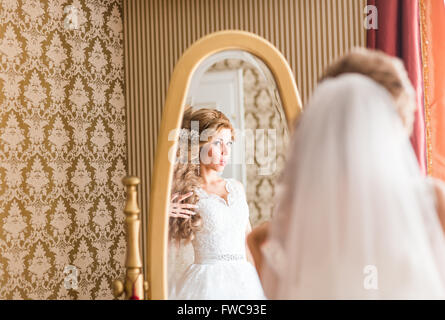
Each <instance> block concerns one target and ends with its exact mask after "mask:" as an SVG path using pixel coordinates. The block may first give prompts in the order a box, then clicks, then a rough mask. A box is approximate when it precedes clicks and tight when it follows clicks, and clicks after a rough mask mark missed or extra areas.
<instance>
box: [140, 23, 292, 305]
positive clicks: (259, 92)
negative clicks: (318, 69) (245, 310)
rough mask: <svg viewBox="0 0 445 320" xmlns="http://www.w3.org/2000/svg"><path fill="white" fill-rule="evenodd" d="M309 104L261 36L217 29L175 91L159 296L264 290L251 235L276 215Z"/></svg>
mask: <svg viewBox="0 0 445 320" xmlns="http://www.w3.org/2000/svg"><path fill="white" fill-rule="evenodd" d="M300 111H301V101H300V98H299V95H298V92H297V89H296V85H295V82H294V79H293V76H292V73H291V71H290V68H289V66H288V64H287V62H286V60H285V59H284V57H283V56H282V55H281V54H280V53H279V52H278V50H276V49H275V48H274V47H273V46H272V45H271V44H270V43H268V42H267V41H265V40H264V39H262V38H259V37H258V36H256V35H253V34H250V33H247V32H240V31H224V32H218V33H215V34H212V35H209V36H207V37H205V38H203V39H201V40H199V41H198V42H197V43H195V44H194V45H193V46H192V47H191V48H189V49H188V50H187V52H186V53H185V54H184V56H183V57H182V58H181V59H180V60H179V62H178V64H177V66H176V67H175V71H174V73H173V76H172V80H171V83H170V86H169V91H168V94H167V100H166V105H165V108H164V113H163V119H162V125H161V132H160V136H159V140H158V149H157V153H156V160H155V175H154V177H153V180H152V184H151V185H152V191H151V192H152V193H151V199H152V200H151V203H150V213H149V226H148V230H149V235H148V236H149V239H150V242H149V243H148V252H147V253H148V257H149V261H148V263H149V266H148V268H149V270H148V271H149V272H148V274H149V283H150V297H151V298H152V299H166V298H169V299H186V300H187V299H261V298H263V297H264V294H263V291H262V288H261V284H260V282H259V278H258V275H257V273H256V270H255V268H254V266H253V260H252V258H251V256H250V253H249V251H248V249H247V246H246V243H245V237H246V235H247V234H248V232H249V231H250V230H251V228H252V227H255V226H257V225H258V224H260V223H262V222H264V221H267V220H268V219H270V217H271V214H272V211H273V203H274V201H273V200H274V194H275V186H276V181H277V178H278V176H279V174H280V173H281V169H282V167H283V165H284V162H285V150H286V146H287V142H288V138H289V134H290V130H291V128H292V127H293V122H294V121H295V119H296V118H297V117H298V115H299V113H300Z"/></svg>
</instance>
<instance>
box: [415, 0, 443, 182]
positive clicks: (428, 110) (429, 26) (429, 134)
mask: <svg viewBox="0 0 445 320" xmlns="http://www.w3.org/2000/svg"><path fill="white" fill-rule="evenodd" d="M420 23H421V36H422V59H423V74H424V93H425V121H426V144H427V168H428V174H430V175H432V176H434V177H436V178H439V179H442V180H445V1H444V0H420Z"/></svg>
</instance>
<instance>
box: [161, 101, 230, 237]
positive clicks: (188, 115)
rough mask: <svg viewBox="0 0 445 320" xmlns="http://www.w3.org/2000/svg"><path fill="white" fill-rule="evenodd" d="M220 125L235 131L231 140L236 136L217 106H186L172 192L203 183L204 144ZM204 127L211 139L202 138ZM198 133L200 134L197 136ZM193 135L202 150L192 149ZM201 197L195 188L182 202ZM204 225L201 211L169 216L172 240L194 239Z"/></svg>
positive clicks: (192, 187)
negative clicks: (180, 215)
mask: <svg viewBox="0 0 445 320" xmlns="http://www.w3.org/2000/svg"><path fill="white" fill-rule="evenodd" d="M196 123H197V124H198V126H197V128H195V127H194V124H196ZM196 129H198V130H196ZM220 129H230V130H231V132H232V140H234V136H235V133H234V128H233V127H232V125H231V123H230V121H229V119H228V118H227V117H226V116H225V115H224V114H223V113H222V112H220V111H218V110H214V109H205V108H204V109H194V108H192V107H190V106H188V107H186V110H185V112H184V117H183V120H182V125H181V134H180V139H179V142H178V148H177V151H176V159H177V160H179V161H176V163H175V167H174V172H173V183H172V190H171V194H175V193H178V194H180V195H182V194H186V193H189V192H191V191H193V192H194V191H195V190H196V188H198V187H200V186H201V183H202V179H201V176H200V170H199V166H200V161H199V155H200V154H201V148H202V147H203V146H204V144H206V143H208V142H209V141H211V139H212V135H213V134H215V133H217V132H218V131H219V130H220ZM196 131H197V132H196ZM204 131H205V133H206V134H208V136H209V139H208V141H204V139H202V134H203V132H204ZM196 134H198V135H199V137H201V138H196ZM194 139H196V140H197V141H199V152H192V148H193V144H192V142H193V140H194ZM196 140H195V141H196ZM201 140H202V141H201ZM194 154H195V156H194ZM196 156H197V157H198V159H197V158H196ZM192 157H193V158H192ZM198 201H199V196H198V195H197V194H196V193H195V192H194V193H193V194H192V195H191V196H190V197H188V198H187V199H185V200H183V203H189V204H196V203H197V202H198ZM201 225H202V219H201V216H200V215H199V214H198V213H197V214H195V215H193V216H191V218H189V219H185V218H170V221H169V240H176V241H177V242H178V243H179V242H180V241H181V240H185V243H188V242H190V241H192V240H193V239H194V237H195V233H196V232H197V231H199V229H200V227H201Z"/></svg>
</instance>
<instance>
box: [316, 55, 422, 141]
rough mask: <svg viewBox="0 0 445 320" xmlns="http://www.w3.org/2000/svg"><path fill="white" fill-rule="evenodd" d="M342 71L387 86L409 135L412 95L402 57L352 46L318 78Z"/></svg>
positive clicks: (332, 76)
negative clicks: (359, 75)
mask: <svg viewBox="0 0 445 320" xmlns="http://www.w3.org/2000/svg"><path fill="white" fill-rule="evenodd" d="M345 73H359V74H362V75H365V76H367V77H369V78H371V79H373V80H374V81H376V82H377V83H378V84H380V85H381V86H383V87H384V88H385V89H387V90H388V91H389V92H390V93H391V96H392V97H393V98H394V101H395V107H396V110H397V112H398V114H399V115H400V117H401V118H402V122H403V125H404V127H405V128H406V130H407V133H408V134H409V135H411V132H412V129H413V123H414V111H415V110H416V98H415V91H414V88H413V86H412V84H411V81H410V80H409V78H408V74H407V72H406V69H405V67H404V65H403V62H402V60H400V59H399V58H396V57H392V56H389V55H387V54H385V53H383V52H381V51H375V50H370V49H365V48H355V49H353V50H352V51H351V52H349V53H347V54H346V55H344V56H342V57H341V58H339V59H338V60H337V61H335V62H334V63H333V64H331V65H330V66H329V67H328V68H327V69H326V71H325V73H324V75H323V76H322V78H321V80H325V79H327V78H334V77H337V76H339V75H341V74H345Z"/></svg>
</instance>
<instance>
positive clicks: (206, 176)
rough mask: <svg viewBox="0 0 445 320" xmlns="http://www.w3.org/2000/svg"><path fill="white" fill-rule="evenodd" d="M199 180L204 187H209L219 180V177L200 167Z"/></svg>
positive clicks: (215, 173)
mask: <svg viewBox="0 0 445 320" xmlns="http://www.w3.org/2000/svg"><path fill="white" fill-rule="evenodd" d="M201 180H202V183H203V184H204V185H209V184H212V183H214V182H217V181H219V180H221V177H220V176H219V175H218V173H217V172H216V171H215V170H213V169H207V168H205V167H204V166H201Z"/></svg>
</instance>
